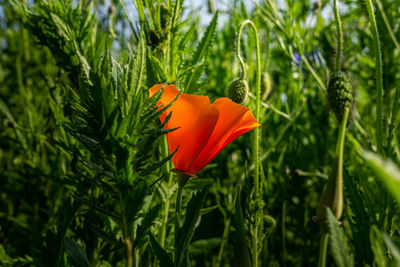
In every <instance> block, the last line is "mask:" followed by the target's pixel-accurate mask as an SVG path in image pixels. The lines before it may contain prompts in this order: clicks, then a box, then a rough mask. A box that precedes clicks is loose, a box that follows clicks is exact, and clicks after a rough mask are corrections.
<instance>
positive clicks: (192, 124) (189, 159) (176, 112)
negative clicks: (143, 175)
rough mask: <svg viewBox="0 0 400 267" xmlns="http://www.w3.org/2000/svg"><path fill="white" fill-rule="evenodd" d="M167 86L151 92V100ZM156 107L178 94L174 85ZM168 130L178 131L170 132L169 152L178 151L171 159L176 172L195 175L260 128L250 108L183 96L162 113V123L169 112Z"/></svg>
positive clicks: (219, 99)
mask: <svg viewBox="0 0 400 267" xmlns="http://www.w3.org/2000/svg"><path fill="white" fill-rule="evenodd" d="M163 86H164V84H158V85H154V86H153V87H152V88H150V89H149V95H150V97H152V96H153V95H154V94H155V93H156V92H158V91H159V90H160V89H161V88H162V87H163ZM163 90H164V92H163V94H162V96H161V99H160V101H159V102H158V104H157V105H161V104H162V105H164V106H166V105H168V104H170V103H171V102H172V101H173V100H174V99H175V98H176V96H177V95H178V94H179V91H178V89H177V88H176V86H175V85H173V84H170V85H165V86H164V89H163ZM170 112H172V114H171V118H170V120H169V121H168V122H167V123H166V125H165V126H164V127H165V129H174V128H178V129H176V130H174V131H172V132H169V133H167V141H168V149H169V152H170V153H172V152H173V151H175V150H176V148H178V150H177V152H176V153H175V155H174V156H173V157H172V162H173V163H174V165H175V168H176V169H177V170H180V171H183V172H186V173H188V174H190V175H195V174H196V173H198V172H199V171H201V170H202V169H203V168H204V167H205V166H206V165H207V164H208V163H209V162H210V161H211V160H213V159H214V158H215V156H216V155H217V154H218V153H219V152H220V151H221V150H222V149H223V148H224V147H225V146H226V145H228V144H229V143H230V142H232V141H233V140H234V139H236V138H237V137H239V136H240V135H242V134H244V133H246V132H248V131H250V130H252V129H254V128H256V127H260V126H261V125H260V124H259V123H258V122H257V121H256V119H255V118H254V116H253V113H252V112H251V111H250V109H249V108H246V107H243V106H242V105H239V104H236V103H234V102H233V101H232V100H230V99H229V98H227V97H222V98H218V99H217V100H216V101H215V102H214V103H213V104H211V103H210V100H209V99H208V97H207V96H201V95H191V94H184V93H182V94H181V95H180V96H179V97H178V99H176V100H175V102H173V104H172V105H171V107H169V108H168V109H167V110H166V112H164V113H163V114H161V116H160V120H161V122H162V123H163V122H164V120H165V117H166V116H167V115H168V114H169V113H170Z"/></svg>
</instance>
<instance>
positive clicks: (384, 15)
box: [376, 0, 400, 52]
mask: <svg viewBox="0 0 400 267" xmlns="http://www.w3.org/2000/svg"><path fill="white" fill-rule="evenodd" d="M376 3H377V5H378V8H379V12H381V15H382V18H383V22H385V26H386V29H387V30H388V32H389V35H390V37H391V38H392V41H393V43H394V45H395V46H396V48H397V50H399V52H400V44H399V42H398V41H397V38H396V35H395V34H394V32H393V29H392V27H391V26H390V22H389V20H388V18H387V16H386V13H385V10H384V9H383V5H382V2H381V1H380V0H376Z"/></svg>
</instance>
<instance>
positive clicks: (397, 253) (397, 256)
mask: <svg viewBox="0 0 400 267" xmlns="http://www.w3.org/2000/svg"><path fill="white" fill-rule="evenodd" d="M382 238H383V241H385V244H386V246H387V247H388V249H389V250H390V252H391V255H392V257H393V260H394V261H396V263H397V266H399V264H400V250H399V248H398V247H397V246H396V245H395V244H394V243H393V241H392V240H391V239H390V237H389V236H388V235H387V234H386V233H382Z"/></svg>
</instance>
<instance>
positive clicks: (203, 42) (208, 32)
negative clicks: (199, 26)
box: [183, 12, 218, 90]
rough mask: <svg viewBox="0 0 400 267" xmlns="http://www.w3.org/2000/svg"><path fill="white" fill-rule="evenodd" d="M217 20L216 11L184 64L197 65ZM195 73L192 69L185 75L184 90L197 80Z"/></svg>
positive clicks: (205, 50) (210, 41) (209, 43)
mask: <svg viewBox="0 0 400 267" xmlns="http://www.w3.org/2000/svg"><path fill="white" fill-rule="evenodd" d="M217 22H218V12H216V13H215V14H214V17H213V19H212V20H211V22H210V24H209V25H208V27H207V30H206V32H205V33H204V36H203V37H202V38H201V41H200V43H199V45H198V46H197V47H196V50H195V52H194V54H193V57H192V59H191V60H190V64H185V65H186V66H193V65H197V64H199V62H200V61H201V60H202V58H203V57H205V55H206V52H207V49H208V48H209V46H210V45H211V43H212V41H213V39H214V34H215V29H216V27H217ZM195 73H196V72H195V71H193V72H190V73H189V74H188V75H187V76H186V79H185V83H184V85H185V86H184V87H183V88H185V90H189V88H190V86H191V84H193V83H195V82H196V81H197V80H195V79H194V77H195Z"/></svg>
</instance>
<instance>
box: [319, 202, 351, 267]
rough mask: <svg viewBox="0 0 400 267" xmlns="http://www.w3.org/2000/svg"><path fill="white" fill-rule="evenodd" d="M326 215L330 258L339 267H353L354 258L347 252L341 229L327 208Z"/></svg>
mask: <svg viewBox="0 0 400 267" xmlns="http://www.w3.org/2000/svg"><path fill="white" fill-rule="evenodd" d="M326 214H327V219H328V222H329V224H328V229H329V241H330V242H329V244H330V246H331V251H332V257H333V258H334V259H335V262H336V264H337V266H339V267H346V266H354V257H353V254H352V253H351V252H349V250H348V246H347V241H346V239H345V237H344V231H343V229H341V228H340V226H339V223H338V221H337V220H336V218H335V216H334V215H333V213H332V211H331V210H330V209H329V208H327V212H326Z"/></svg>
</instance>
